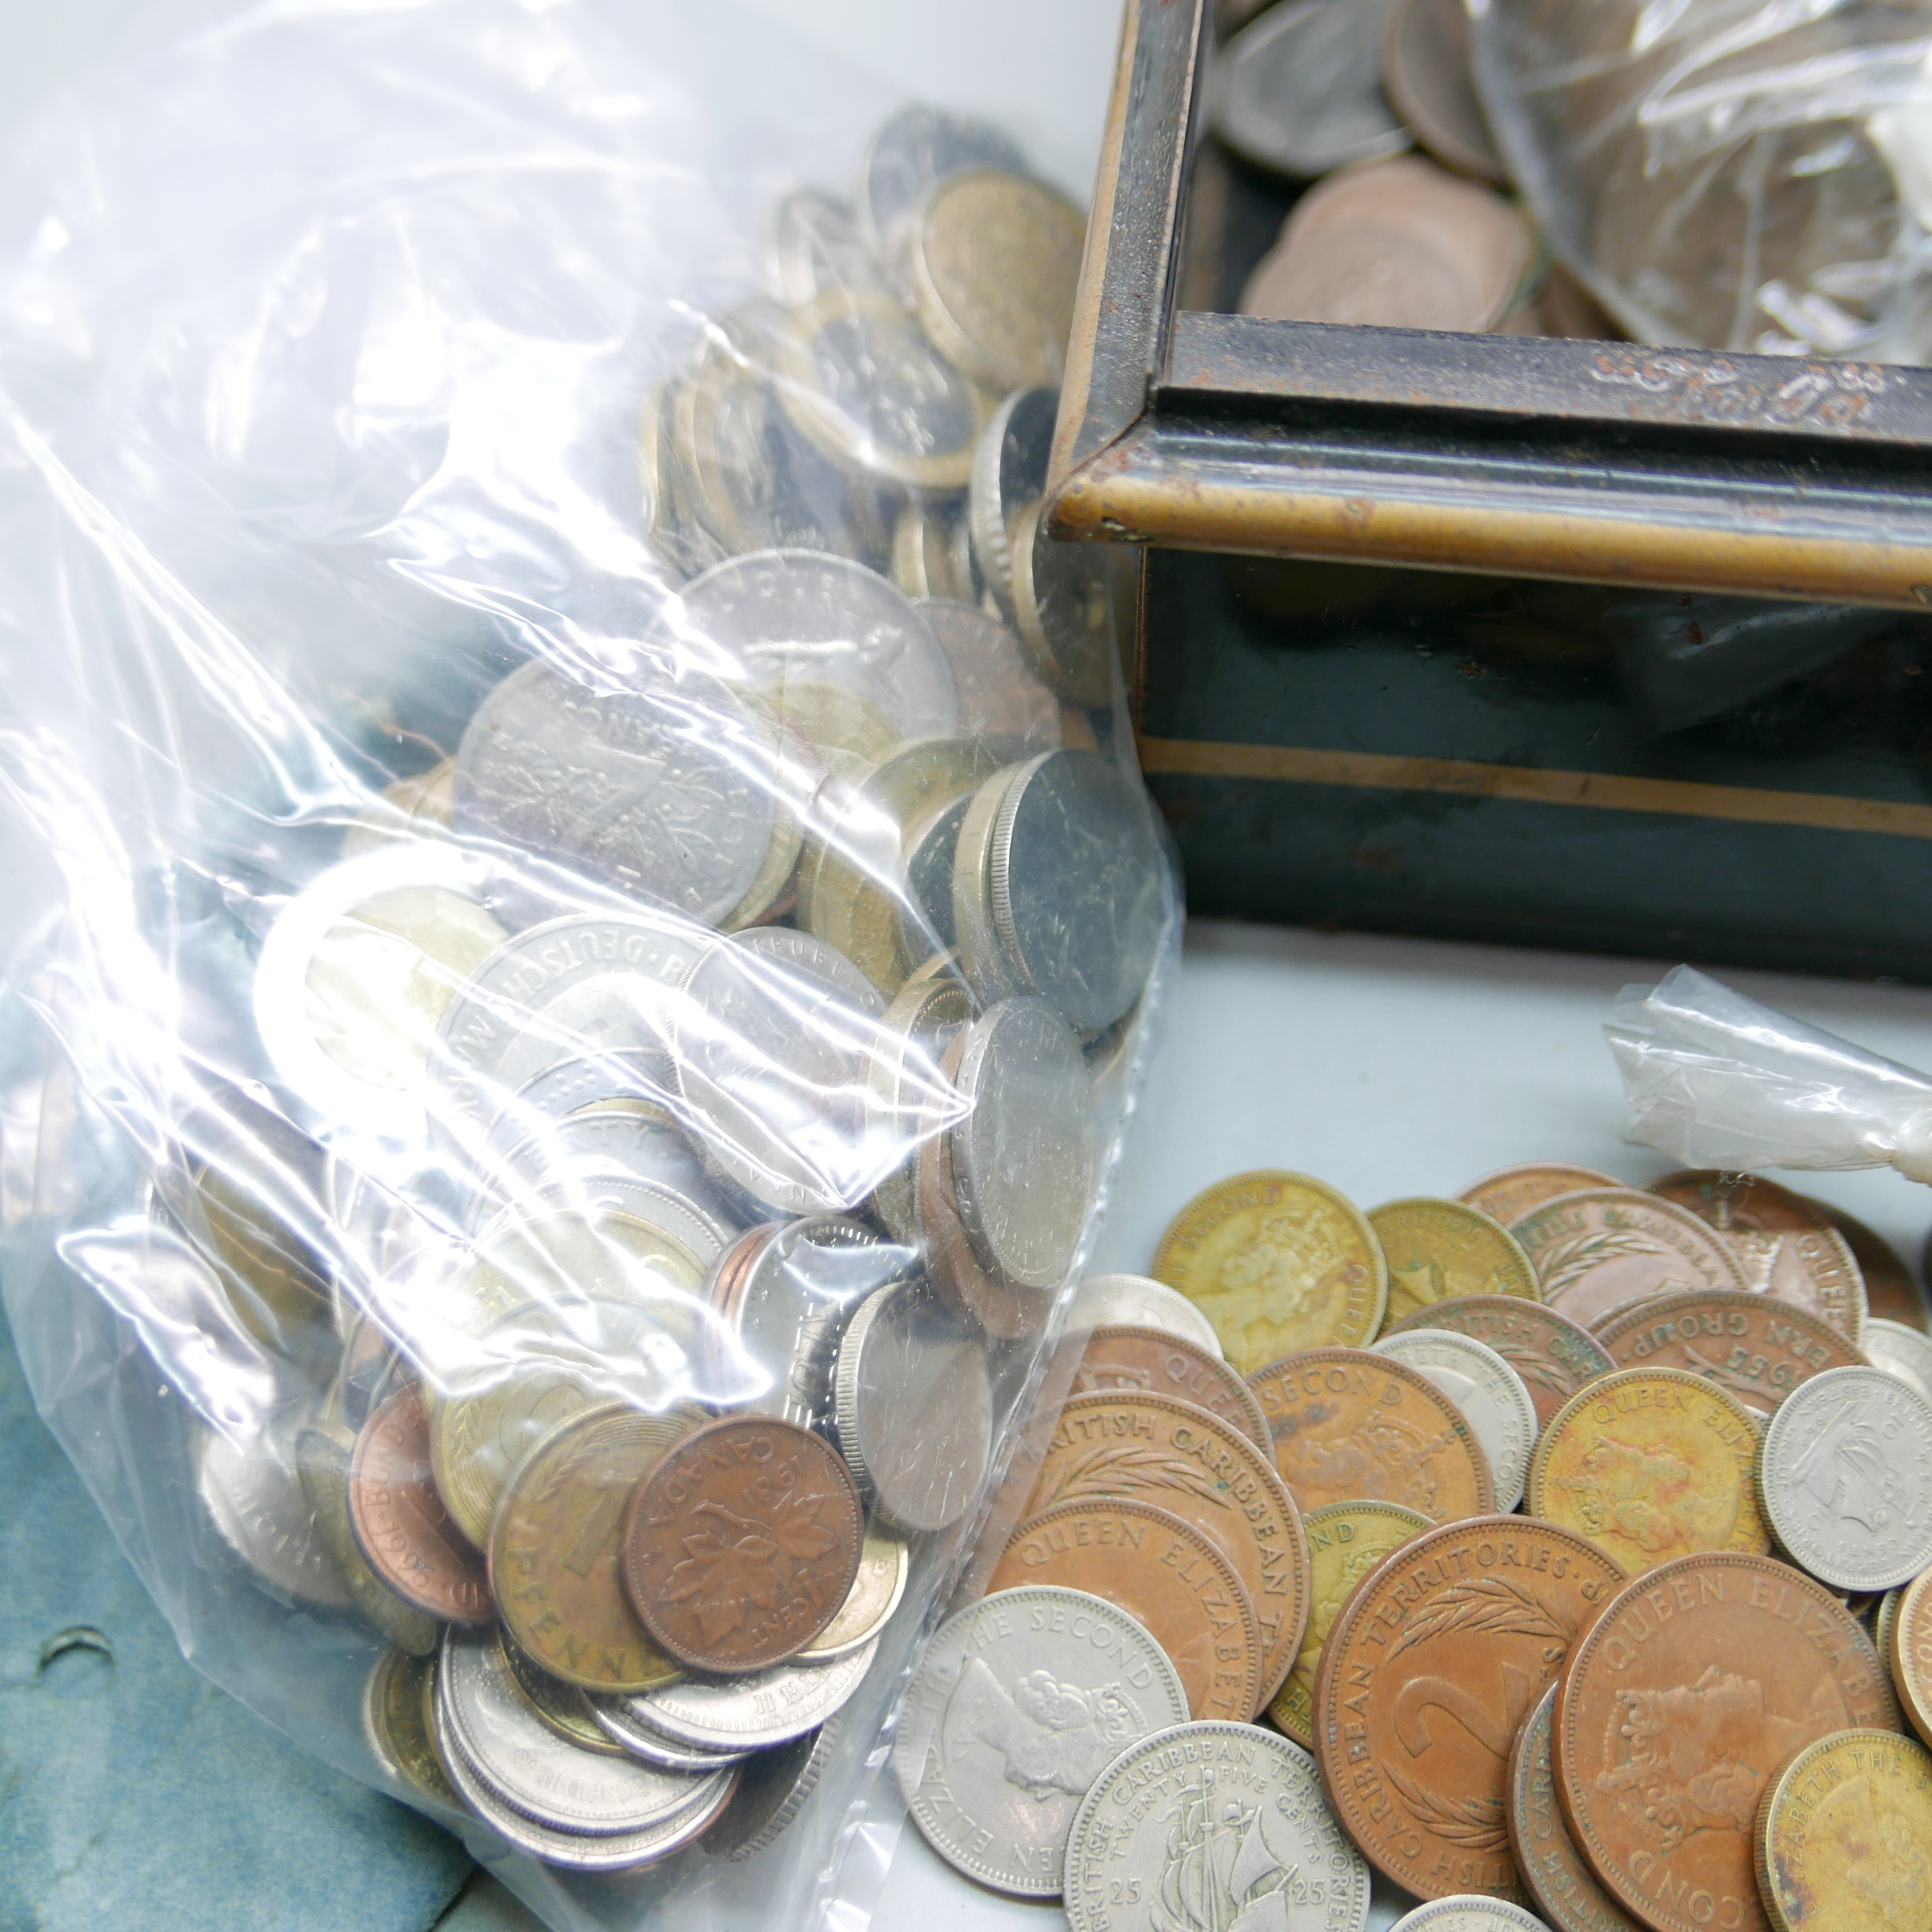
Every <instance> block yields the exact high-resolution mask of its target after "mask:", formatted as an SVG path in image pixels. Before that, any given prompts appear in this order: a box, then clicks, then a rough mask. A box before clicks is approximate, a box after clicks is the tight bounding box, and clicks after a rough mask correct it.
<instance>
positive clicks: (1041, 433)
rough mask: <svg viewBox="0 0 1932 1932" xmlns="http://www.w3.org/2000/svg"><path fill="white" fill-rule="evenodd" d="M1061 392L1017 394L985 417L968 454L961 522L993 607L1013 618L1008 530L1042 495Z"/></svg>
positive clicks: (1010, 534) (1048, 389)
mask: <svg viewBox="0 0 1932 1932" xmlns="http://www.w3.org/2000/svg"><path fill="white" fill-rule="evenodd" d="M1059 413H1060V392H1059V391H1058V390H1057V389H1055V388H1051V387H1041V388H1036V389H1019V390H1015V391H1014V392H1013V394H1012V395H1010V396H1008V397H1007V399H1006V400H1005V401H1004V402H1003V403H1001V404H1000V406H999V408H998V409H996V410H994V412H993V414H992V416H991V417H988V421H987V425H986V427H985V429H983V430H981V432H980V438H979V441H978V442H977V443H975V445H974V449H973V474H972V480H971V481H970V483H969V486H968V490H967V498H966V519H967V524H968V526H969V529H970V530H971V533H972V539H973V555H974V556H975V558H976V559H977V560H978V561H979V567H980V574H981V575H982V577H983V578H984V579H985V580H986V583H987V587H988V589H989V590H990V591H991V592H992V593H993V599H994V603H996V604H997V605H999V607H1000V612H1001V614H1002V615H1003V616H1005V617H1006V618H1007V620H1008V621H1009V622H1010V621H1012V618H1013V525H1014V524H1015V522H1016V521H1017V520H1018V519H1019V515H1020V512H1021V511H1024V510H1026V508H1028V506H1029V505H1032V504H1035V503H1038V501H1039V499H1041V498H1042V497H1044V495H1045V494H1046V471H1047V463H1048V460H1049V459H1050V457H1051V455H1052V450H1053V427H1054V423H1055V422H1056V420H1057V417H1058V416H1059Z"/></svg>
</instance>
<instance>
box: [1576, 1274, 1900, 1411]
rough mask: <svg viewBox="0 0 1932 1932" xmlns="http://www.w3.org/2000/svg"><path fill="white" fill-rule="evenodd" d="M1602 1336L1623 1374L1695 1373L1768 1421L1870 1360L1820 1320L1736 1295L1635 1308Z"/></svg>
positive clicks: (1704, 1295) (1602, 1328)
mask: <svg viewBox="0 0 1932 1932" xmlns="http://www.w3.org/2000/svg"><path fill="white" fill-rule="evenodd" d="M1596 1339H1597V1340H1598V1341H1600V1342H1601V1343H1602V1344H1603V1346H1604V1347H1605V1348H1606V1349H1608V1350H1609V1352H1610V1354H1611V1355H1612V1356H1613V1357H1614V1358H1615V1361H1616V1364H1617V1366H1618V1367H1619V1368H1620V1369H1640V1368H1641V1369H1688V1370H1690V1371H1691V1373H1692V1374H1693V1375H1701V1376H1702V1377H1703V1378H1704V1379H1705V1380H1706V1381H1707V1382H1714V1383H1716V1384H1717V1386H1718V1387H1719V1388H1720V1389H1726V1390H1728V1392H1729V1393H1730V1394H1731V1395H1734V1396H1736V1397H1737V1399H1738V1400H1739V1401H1740V1402H1742V1403H1743V1404H1744V1406H1745V1407H1746V1408H1754V1409H1756V1410H1757V1411H1758V1413H1759V1414H1760V1415H1770V1414H1771V1412H1772V1409H1774V1408H1777V1407H1778V1403H1779V1402H1783V1401H1784V1399H1785V1396H1788V1395H1790V1394H1791V1390H1792V1389H1795V1388H1797V1385H1798V1384H1799V1383H1801V1382H1809V1381H1810V1378H1811V1377H1813V1376H1815V1375H1817V1374H1819V1373H1820V1372H1821V1371H1823V1370H1825V1369H1849V1368H1856V1367H1858V1366H1859V1365H1860V1364H1861V1363H1862V1362H1863V1361H1864V1359H1865V1358H1864V1357H1863V1356H1862V1355H1860V1353H1859V1352H1858V1351H1857V1350H1856V1349H1855V1348H1854V1347H1853V1346H1852V1345H1851V1344H1850V1343H1849V1342H1848V1341H1847V1340H1846V1339H1845V1338H1844V1337H1843V1336H1842V1335H1841V1334H1840V1333H1838V1331H1837V1330H1836V1329H1835V1328H1831V1327H1827V1326H1826V1325H1825V1323H1823V1322H1822V1321H1821V1320H1819V1319H1818V1318H1817V1316H1816V1315H1812V1314H1806V1313H1805V1312H1804V1310H1803V1308H1792V1307H1791V1305H1790V1304H1789V1303H1787V1302H1774V1301H1772V1300H1771V1299H1770V1298H1769V1297H1768V1296H1767V1295H1751V1294H1747V1293H1745V1292H1744V1291H1742V1290H1741V1289H1699V1290H1698V1291H1697V1293H1695V1294H1691V1295H1662V1296H1659V1298H1658V1299H1656V1300H1655V1301H1650V1302H1635V1303H1634V1304H1633V1305H1632V1306H1630V1307H1628V1308H1620V1309H1618V1310H1617V1311H1616V1312H1615V1314H1611V1315H1609V1316H1608V1317H1607V1318H1606V1319H1605V1320H1603V1322H1602V1323H1600V1324H1599V1325H1598V1327H1597V1328H1596Z"/></svg>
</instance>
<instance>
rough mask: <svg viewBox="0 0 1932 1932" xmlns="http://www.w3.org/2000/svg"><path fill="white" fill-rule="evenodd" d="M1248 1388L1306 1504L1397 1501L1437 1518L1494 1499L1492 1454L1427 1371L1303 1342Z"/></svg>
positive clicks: (1487, 1505)
mask: <svg viewBox="0 0 1932 1932" xmlns="http://www.w3.org/2000/svg"><path fill="white" fill-rule="evenodd" d="M1248 1386H1249V1387H1250V1388H1251V1389H1253V1390H1254V1392H1255V1396H1256V1399H1257V1400H1258V1402H1260V1404H1261V1412H1262V1414H1263V1415H1265V1416H1266V1417H1267V1418H1268V1427H1269V1429H1270V1433H1272V1434H1273V1436H1274V1439H1275V1467H1276V1469H1277V1471H1280V1474H1281V1478H1282V1480H1283V1482H1284V1483H1286V1484H1288V1488H1289V1494H1290V1495H1291V1496H1294V1498H1295V1502H1296V1504H1297V1505H1298V1506H1299V1507H1300V1508H1301V1509H1303V1510H1304V1511H1306V1510H1309V1509H1320V1507H1321V1506H1322V1504H1324V1503H1327V1502H1397V1503H1400V1504H1401V1505H1402V1508H1403V1509H1417V1510H1420V1511H1421V1513H1422V1515H1425V1516H1427V1517H1429V1518H1430V1519H1431V1520H1432V1521H1435V1522H1447V1521H1451V1520H1452V1518H1454V1517H1457V1516H1483V1515H1488V1514H1489V1513H1490V1510H1492V1509H1495V1507H1496V1488H1495V1485H1494V1484H1493V1482H1492V1481H1491V1478H1490V1459H1489V1458H1488V1457H1487V1456H1485V1455H1484V1453H1483V1446H1482V1445H1481V1444H1480V1443H1479V1442H1477V1440H1476V1437H1475V1434H1474V1432H1473V1431H1471V1428H1470V1426H1469V1420H1468V1418H1467V1417H1466V1416H1465V1415H1464V1414H1463V1412H1462V1410H1461V1409H1459V1408H1457V1406H1456V1405H1455V1403H1454V1402H1452V1401H1451V1400H1450V1399H1449V1397H1448V1396H1446V1395H1444V1394H1443V1392H1442V1391H1441V1389H1438V1388H1437V1387H1436V1385H1435V1384H1434V1383H1433V1382H1431V1381H1430V1380H1429V1379H1428V1377H1427V1376H1425V1375H1423V1374H1421V1372H1420V1371H1417V1370H1415V1369H1412V1368H1410V1367H1409V1366H1408V1364H1407V1363H1405V1362H1396V1361H1391V1360H1390V1359H1389V1357H1387V1356H1386V1355H1377V1354H1374V1353H1373V1352H1371V1351H1370V1350H1368V1349H1365V1348H1311V1349H1308V1350H1306V1351H1304V1352H1302V1354H1300V1355H1290V1356H1289V1357H1287V1358H1285V1359H1284V1360H1283V1361H1279V1362H1277V1363H1275V1364H1273V1365H1272V1366H1271V1367H1269V1368H1265V1369H1263V1370H1262V1371H1260V1373H1259V1374H1258V1375H1253V1376H1251V1377H1249V1378H1248Z"/></svg>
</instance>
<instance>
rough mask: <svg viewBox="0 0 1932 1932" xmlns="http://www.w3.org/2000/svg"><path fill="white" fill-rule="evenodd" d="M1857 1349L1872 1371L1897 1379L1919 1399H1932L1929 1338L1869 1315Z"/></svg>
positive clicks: (1900, 1323) (1931, 1361) (1899, 1324)
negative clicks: (1917, 1394) (1908, 1384)
mask: <svg viewBox="0 0 1932 1932" xmlns="http://www.w3.org/2000/svg"><path fill="white" fill-rule="evenodd" d="M1860 1347H1861V1348H1862V1349H1863V1350H1864V1352H1865V1357H1866V1360H1867V1361H1869V1362H1870V1363H1871V1364H1872V1367H1873V1368H1875V1369H1883V1370H1884V1371H1885V1373H1886V1374H1887V1375H1895V1376H1897V1377H1898V1379H1899V1380H1900V1381H1901V1382H1905V1383H1910V1385H1911V1386H1912V1387H1913V1388H1914V1389H1917V1390H1918V1392H1919V1394H1920V1395H1922V1396H1926V1397H1928V1398H1932V1335H1928V1334H1926V1333H1924V1331H1923V1329H1918V1328H1910V1327H1906V1325H1905V1324H1904V1322H1903V1321H1887V1320H1885V1319H1884V1318H1883V1317H1882V1316H1880V1315H1869V1316H1867V1317H1866V1323H1865V1333H1864V1335H1863V1336H1862V1337H1861V1338H1860Z"/></svg>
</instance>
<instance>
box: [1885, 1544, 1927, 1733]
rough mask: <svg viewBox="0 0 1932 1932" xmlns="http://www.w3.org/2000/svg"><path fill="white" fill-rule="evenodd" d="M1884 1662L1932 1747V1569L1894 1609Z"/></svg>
mask: <svg viewBox="0 0 1932 1932" xmlns="http://www.w3.org/2000/svg"><path fill="white" fill-rule="evenodd" d="M1885 1662H1886V1664H1887V1665H1889V1666H1890V1667H1891V1681H1892V1683H1893V1684H1894V1685H1895V1686H1897V1688H1898V1702H1899V1703H1900V1704H1902V1705H1903V1706H1904V1711H1905V1715H1906V1716H1907V1717H1909V1718H1910V1720H1911V1724H1912V1728H1913V1729H1914V1730H1915V1731H1916V1732H1917V1733H1918V1734H1919V1735H1920V1737H1922V1738H1923V1739H1924V1740H1925V1741H1926V1742H1927V1743H1929V1744H1932V1570H1928V1571H1926V1572H1925V1574H1924V1575H1923V1576H1921V1577H1915V1578H1913V1579H1912V1581H1911V1582H1910V1583H1909V1584H1906V1585H1905V1587H1904V1590H1902V1591H1901V1592H1900V1593H1899V1595H1898V1601H1897V1603H1895V1604H1894V1605H1893V1606H1892V1612H1891V1622H1890V1624H1889V1625H1887V1627H1886V1631H1885Z"/></svg>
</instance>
